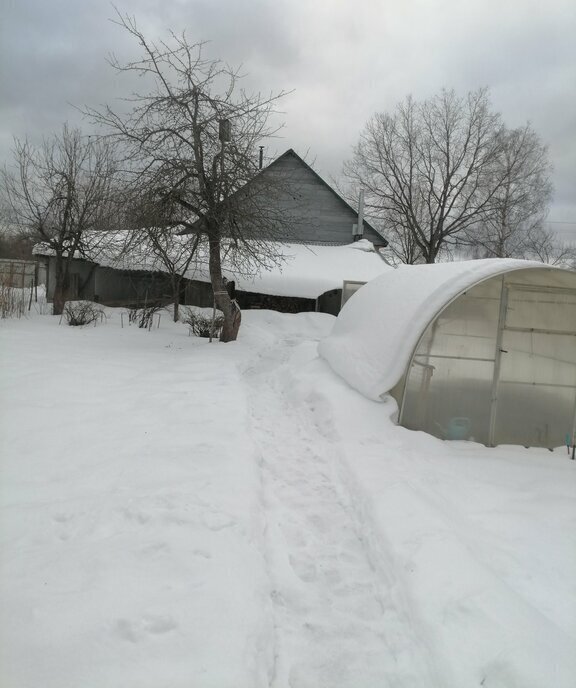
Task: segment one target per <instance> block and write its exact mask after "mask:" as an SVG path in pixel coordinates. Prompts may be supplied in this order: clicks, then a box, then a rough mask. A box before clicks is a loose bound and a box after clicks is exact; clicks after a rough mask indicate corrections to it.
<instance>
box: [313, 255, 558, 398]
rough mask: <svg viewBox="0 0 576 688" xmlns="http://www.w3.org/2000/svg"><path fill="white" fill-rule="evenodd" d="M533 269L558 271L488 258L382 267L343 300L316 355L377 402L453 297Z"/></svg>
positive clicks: (528, 262)
mask: <svg viewBox="0 0 576 688" xmlns="http://www.w3.org/2000/svg"><path fill="white" fill-rule="evenodd" d="M535 267H537V268H549V269H560V268H551V267H550V266H545V265H543V264H542V263H537V262H534V261H526V260H514V259H501V258H490V259H485V260H468V261H461V262H454V263H436V264H434V265H402V266H400V267H399V268H397V269H396V270H388V271H386V272H385V273H384V274H383V275H382V276H380V277H379V278H377V279H375V280H373V281H372V282H370V284H367V285H365V286H364V287H362V288H361V289H359V290H358V291H357V292H356V293H355V294H354V296H353V297H352V298H351V299H349V301H347V303H346V304H345V306H344V308H343V309H342V311H341V312H340V314H339V315H338V318H337V320H336V322H335V324H334V329H333V330H332V333H331V334H330V336H329V337H327V338H326V339H325V340H323V341H322V342H321V343H320V348H319V351H320V355H321V356H322V357H323V358H324V359H325V360H326V361H327V362H328V363H329V365H330V367H331V368H332V369H333V370H334V371H335V372H336V373H338V374H339V375H340V376H341V377H342V378H344V380H346V382H348V384H349V385H350V386H352V387H354V388H355V389H357V390H358V391H360V392H362V394H364V395H365V396H367V397H368V398H369V399H375V400H378V399H380V397H381V395H382V394H385V393H386V392H388V391H390V390H391V389H392V388H393V387H394V385H396V384H397V383H398V382H399V380H400V378H401V377H402V375H403V374H404V371H405V370H406V366H407V365H408V363H409V361H410V357H411V356H412V352H413V351H414V348H415V346H416V344H417V343H418V340H419V339H420V337H421V335H422V333H423V332H424V330H425V329H426V327H427V326H428V324H429V323H430V321H431V320H432V319H433V318H434V317H435V315H436V314H437V313H438V312H439V311H440V310H441V309H442V308H443V307H444V306H446V305H448V303H449V302H450V301H451V300H452V299H453V298H454V297H455V296H457V295H458V294H460V293H461V292H463V291H465V290H466V289H468V288H470V287H471V286H473V285H474V284H477V283H479V282H481V281H483V280H486V279H488V278H490V277H494V276H495V275H499V274H503V273H505V272H509V271H512V270H521V269H525V268H535Z"/></svg>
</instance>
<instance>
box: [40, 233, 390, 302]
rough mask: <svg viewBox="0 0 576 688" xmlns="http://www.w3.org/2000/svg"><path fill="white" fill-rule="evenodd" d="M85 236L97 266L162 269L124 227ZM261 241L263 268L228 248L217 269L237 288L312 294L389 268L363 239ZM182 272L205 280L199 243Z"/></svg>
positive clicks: (275, 293) (177, 246) (87, 255)
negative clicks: (239, 262) (241, 264)
mask: <svg viewBox="0 0 576 688" xmlns="http://www.w3.org/2000/svg"><path fill="white" fill-rule="evenodd" d="M93 237H94V238H93ZM174 241H175V242H176V244H175V250H176V254H175V255H177V253H178V251H181V250H182V245H183V244H185V242H189V241H190V237H189V236H175V237H174ZM86 242H87V244H88V245H89V247H90V248H89V249H87V250H86V251H85V252H84V256H83V257H84V258H86V259H87V260H90V261H92V262H94V263H97V264H98V265H101V266H103V267H108V268H113V269H115V270H148V271H158V272H165V269H164V267H163V263H162V261H161V260H160V259H158V258H157V257H155V256H154V252H153V250H152V249H151V247H150V246H148V244H147V243H146V242H144V241H140V242H139V243H137V244H134V243H133V244H132V245H131V244H130V243H129V242H130V235H129V233H126V232H107V233H103V232H100V233H92V235H90V236H88V237H87V238H86ZM248 243H250V242H248ZM263 247H264V249H265V252H266V253H268V254H269V255H270V256H278V257H279V261H278V264H272V263H273V262H274V261H268V262H270V263H271V264H270V265H269V266H268V268H266V267H261V268H257V267H255V266H253V265H250V266H246V267H247V268H248V269H247V270H246V269H245V268H244V269H242V268H240V269H239V268H238V266H236V265H234V263H233V260H232V258H231V254H230V256H229V257H228V258H226V257H225V259H224V261H223V272H224V274H225V276H226V277H227V278H229V279H231V280H235V281H236V285H237V287H238V288H239V289H240V290H241V291H250V292H256V293H259V294H268V295H273V296H292V297H299V298H305V299H316V298H318V297H319V296H321V295H322V294H323V293H324V292H326V291H330V290H332V289H342V283H343V282H344V280H349V281H358V282H368V281H370V280H372V279H373V278H374V277H377V276H379V275H381V274H382V273H383V272H386V271H390V270H392V268H391V267H390V266H389V265H388V264H386V263H385V262H384V261H383V260H382V258H380V256H379V254H378V253H377V251H376V249H375V248H374V245H373V244H372V243H371V242H370V241H368V240H367V239H361V240H359V241H357V242H354V243H351V244H346V245H343V246H323V245H316V244H293V243H287V242H274V241H268V242H259V245H258V246H257V247H256V246H255V247H254V251H255V252H256V253H258V252H259V251H261V250H262V248H263ZM34 253H35V254H36V255H48V256H49V255H53V253H54V252H53V251H52V250H51V249H50V248H49V247H47V246H46V245H45V244H38V245H37V246H35V247H34ZM182 255H185V254H182ZM181 262H183V261H182V260H181ZM185 276H186V277H187V278H188V279H192V280H199V281H201V282H209V281H210V276H209V271H208V254H207V246H206V245H205V244H200V246H199V247H198V251H197V257H196V259H195V260H194V261H193V262H192V264H191V266H190V268H189V269H188V270H187V271H186V272H185Z"/></svg>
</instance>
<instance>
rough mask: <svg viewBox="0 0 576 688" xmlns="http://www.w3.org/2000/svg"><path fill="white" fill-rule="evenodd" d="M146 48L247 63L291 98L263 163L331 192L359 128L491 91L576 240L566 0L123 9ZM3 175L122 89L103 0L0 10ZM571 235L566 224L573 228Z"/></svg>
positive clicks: (119, 39)
mask: <svg viewBox="0 0 576 688" xmlns="http://www.w3.org/2000/svg"><path fill="white" fill-rule="evenodd" d="M116 5H117V6H118V8H119V9H120V10H121V11H123V12H127V13H129V14H133V15H135V17H136V19H137V22H138V24H139V26H140V28H141V29H142V30H143V31H144V33H146V34H147V35H148V36H154V37H165V36H166V31H167V29H173V30H175V31H177V32H179V31H181V30H183V29H186V31H187V34H188V36H189V38H190V39H191V40H192V41H200V40H206V41H210V46H209V54H210V56H211V57H221V58H223V59H225V60H227V61H228V62H230V63H231V64H233V65H237V64H243V65H244V70H245V71H246V72H247V73H248V74H249V78H248V83H249V85H250V86H251V87H252V88H254V89H257V90H261V91H263V92H269V91H271V90H272V91H278V90H293V93H292V94H290V95H289V96H288V97H286V99H285V100H284V103H283V110H284V111H285V115H284V117H283V119H284V121H285V123H286V127H285V129H284V130H283V134H282V136H283V137H282V138H281V139H279V140H276V141H273V142H272V143H270V144H269V145H268V146H267V154H268V155H273V154H275V153H281V152H283V151H284V150H286V149H288V148H294V149H295V150H296V151H297V152H298V153H300V154H303V155H305V156H306V159H307V160H308V161H309V162H312V163H313V164H314V167H315V169H316V170H317V171H318V172H319V173H320V174H321V175H322V176H324V177H325V178H326V179H327V180H330V179H331V178H337V177H338V175H339V173H340V170H341V166H342V162H343V161H344V160H345V159H346V158H348V157H349V156H350V153H351V149H352V146H353V145H354V143H355V142H356V141H357V139H358V135H359V133H360V131H361V129H362V128H363V126H364V124H365V123H366V121H367V119H368V118H369V117H370V116H371V115H372V114H373V113H374V112H377V111H389V110H391V109H393V107H394V106H395V105H396V104H397V103H398V102H399V101H400V100H402V99H403V98H404V97H405V96H406V95H408V94H412V95H413V96H414V97H415V98H416V99H421V98H425V97H428V96H430V95H433V94H434V93H437V92H438V91H439V90H440V89H441V88H442V87H446V88H454V89H455V90H456V91H457V92H458V93H460V94H462V95H464V94H465V93H466V92H467V91H470V90H475V89H477V88H479V87H481V86H488V87H489V88H490V90H491V98H492V102H493V105H494V109H495V110H497V111H499V112H501V113H502V115H503V118H504V121H505V122H506V124H508V126H511V127H513V126H519V125H522V124H524V123H525V122H526V121H530V122H531V123H532V126H533V127H534V129H535V130H536V131H537V132H538V133H539V135H540V136H541V138H542V140H543V141H544V142H545V143H546V144H547V145H548V146H549V150H550V158H551V160H552V163H553V165H554V169H555V172H554V184H555V189H556V194H555V200H554V204H553V207H552V210H551V213H550V216H549V220H550V221H552V222H553V223H554V225H553V227H554V228H555V229H556V230H558V231H560V232H561V233H563V235H564V236H565V237H566V238H569V237H570V238H576V2H575V1H574V0H395V1H393V0H124V1H123V2H121V1H120V0H119V2H118V3H116ZM0 8H1V10H0V11H1V16H0V31H1V35H0V163H2V162H3V161H5V160H6V161H7V160H9V157H10V149H11V146H12V139H13V137H14V136H17V137H24V136H26V135H28V136H29V137H30V138H32V139H34V138H36V137H40V136H41V135H43V134H49V133H51V132H54V131H58V130H59V129H60V127H61V125H62V123H63V122H65V121H68V122H71V123H74V124H79V125H81V126H82V128H83V129H84V130H85V131H88V130H89V128H90V124H89V123H88V122H82V120H81V117H80V115H79V114H78V113H77V112H76V111H75V109H74V107H73V105H78V106H82V105H90V106H97V105H100V104H102V103H113V102H114V100H115V99H116V98H118V97H120V96H122V95H123V94H125V92H126V89H127V88H128V90H130V86H128V85H127V82H126V79H123V78H122V77H121V76H119V75H117V74H115V73H114V71H113V70H112V68H111V67H110V66H109V65H108V64H107V62H106V56H107V55H108V54H110V53H116V54H117V55H118V56H119V57H120V58H126V57H129V56H136V55H137V54H138V51H137V46H136V45H135V44H134V43H133V41H132V40H131V39H130V37H129V36H128V35H127V34H126V32H125V31H123V30H122V29H121V28H119V27H118V26H116V25H114V24H113V23H112V22H110V21H109V19H110V18H111V17H113V16H114V10H113V7H112V5H111V4H109V3H108V2H106V1H105V0H0ZM568 223H571V224H568Z"/></svg>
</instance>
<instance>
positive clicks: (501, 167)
mask: <svg viewBox="0 0 576 688" xmlns="http://www.w3.org/2000/svg"><path fill="white" fill-rule="evenodd" d="M499 141H500V151H499V154H498V158H497V160H496V163H495V168H496V169H495V171H496V176H497V179H499V180H500V183H499V186H498V188H497V189H496V192H495V194H494V196H493V199H492V204H491V205H492V207H491V208H490V212H486V213H485V215H484V216H483V217H482V218H481V220H480V221H479V222H478V223H477V224H476V225H474V226H473V227H470V228H469V229H468V231H467V233H466V234H467V236H466V239H465V240H464V243H468V245H470V246H473V247H474V248H475V249H476V252H477V253H479V254H480V255H482V257H497V258H509V257H513V258H531V257H534V256H536V255H543V253H544V252H547V253H548V254H549V255H551V251H553V245H554V243H555V242H554V237H553V235H552V234H551V233H549V232H546V231H545V230H544V221H545V219H546V214H547V212H548V206H549V204H550V201H551V199H552V184H551V182H550V175H551V165H550V162H549V160H548V151H547V149H546V147H545V146H544V145H543V144H542V142H541V141H540V139H539V137H538V135H537V134H536V133H535V132H534V131H533V129H532V128H531V127H530V125H529V124H527V125H525V126H524V127H522V128H519V129H512V130H507V129H504V130H502V131H501V132H500V133H499Z"/></svg>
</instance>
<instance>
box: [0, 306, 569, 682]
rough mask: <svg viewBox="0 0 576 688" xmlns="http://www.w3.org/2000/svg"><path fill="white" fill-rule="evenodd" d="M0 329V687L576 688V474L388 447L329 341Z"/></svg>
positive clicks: (164, 329) (425, 442)
mask: <svg viewBox="0 0 576 688" xmlns="http://www.w3.org/2000/svg"><path fill="white" fill-rule="evenodd" d="M106 313H107V316H108V317H107V320H106V322H105V323H104V324H99V325H97V326H96V327H92V326H91V327H87V328H71V327H67V326H66V325H65V324H62V325H59V324H58V322H59V319H58V318H55V317H51V316H48V315H35V314H33V315H31V316H30V317H29V318H26V319H20V320H3V321H1V322H0V349H1V351H2V361H3V365H2V367H1V369H0V384H1V386H2V390H3V393H2V397H1V400H0V438H1V440H0V441H1V449H2V451H1V460H0V468H1V471H2V473H1V480H0V508H1V517H0V547H1V551H2V557H1V559H0V605H1V607H2V610H3V613H2V616H1V617H0V685H2V686H9V687H10V688H36V687H37V686H42V687H43V688H77V686H86V687H90V686H98V688H124V686H138V688H180V687H182V688H183V687H184V686H195V687H198V688H226V687H230V688H232V687H233V688H264V687H265V686H269V687H271V688H316V687H322V686H326V687H327V688H328V687H330V688H374V687H375V686H378V687H379V688H380V687H382V688H385V687H389V688H392V687H394V688H397V687H411V688H420V687H422V686H431V687H434V686H436V687H437V688H467V687H468V686H470V687H472V686H485V687H488V688H504V687H505V688H549V687H550V686H554V688H572V686H574V685H575V684H576V658H575V655H574V652H573V648H574V642H575V641H576V584H575V577H574V571H575V570H576V546H575V545H576V528H575V525H576V494H575V491H574V488H573V484H574V477H575V474H576V462H572V461H570V460H569V459H568V457H567V455H566V451H565V450H564V451H560V450H558V451H555V452H549V451H547V450H526V449H523V448H518V447H499V448H497V449H486V448H485V447H483V446H480V445H477V444H474V443H470V442H450V443H447V442H443V441H441V440H437V439H435V438H432V437H429V436H427V435H425V434H423V433H414V432H410V431H408V430H406V429H404V428H401V427H397V426H395V425H394V423H393V422H392V421H391V420H390V417H391V416H393V414H394V412H395V402H394V401H393V400H392V399H391V398H389V397H385V398H384V402H383V403H376V402H374V401H370V400H369V399H366V398H365V397H364V396H362V395H361V394H359V393H357V392H356V391H354V390H352V389H350V387H349V386H348V385H347V384H346V383H345V382H344V381H343V380H342V379H340V378H339V377H338V376H336V375H334V374H333V372H332V371H331V369H330V368H329V366H328V365H327V364H326V362H325V361H324V360H322V359H321V358H319V357H318V352H317V346H318V341H320V340H322V339H323V338H324V337H325V336H326V335H327V334H328V333H329V331H330V330H331V328H332V325H333V323H334V319H333V318H332V317H331V316H328V315H323V314H315V313H308V314H299V315H285V314H278V313H273V312H269V311H252V312H245V313H244V314H243V325H242V329H241V334H240V339H239V341H238V342H236V343H234V344H226V345H222V344H218V343H214V344H208V342H207V340H201V339H196V338H194V337H189V336H188V331H187V328H186V326H185V325H183V324H181V323H176V324H174V323H171V322H170V321H169V317H168V314H166V316H164V315H163V316H162V319H161V322H160V327H155V328H153V329H152V330H151V331H146V330H140V329H138V328H136V327H134V326H131V327H127V326H126V318H124V327H122V326H121V318H120V313H121V310H120V309H106Z"/></svg>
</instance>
